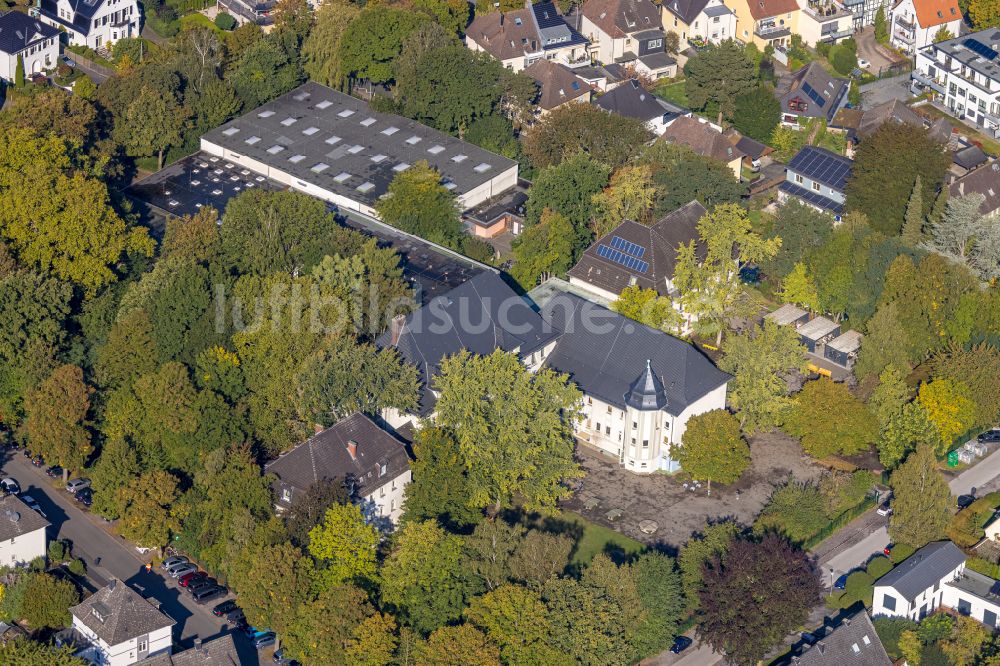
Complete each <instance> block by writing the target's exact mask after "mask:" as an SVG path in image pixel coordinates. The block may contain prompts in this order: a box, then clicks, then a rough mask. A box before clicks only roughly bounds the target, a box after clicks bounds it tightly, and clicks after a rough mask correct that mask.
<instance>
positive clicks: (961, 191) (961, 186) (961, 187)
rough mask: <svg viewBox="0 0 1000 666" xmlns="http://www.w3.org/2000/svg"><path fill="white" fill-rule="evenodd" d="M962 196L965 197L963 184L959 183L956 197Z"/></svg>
mask: <svg viewBox="0 0 1000 666" xmlns="http://www.w3.org/2000/svg"><path fill="white" fill-rule="evenodd" d="M964 195H965V183H959V184H958V196H964Z"/></svg>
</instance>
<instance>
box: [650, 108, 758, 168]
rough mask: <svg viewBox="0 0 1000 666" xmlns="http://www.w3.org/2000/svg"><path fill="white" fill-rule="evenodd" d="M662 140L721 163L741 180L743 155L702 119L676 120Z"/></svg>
mask: <svg viewBox="0 0 1000 666" xmlns="http://www.w3.org/2000/svg"><path fill="white" fill-rule="evenodd" d="M663 140H664V141H669V142H670V143H675V144H677V145H681V146H687V147H688V148H690V149H691V150H693V151H694V152H695V153H697V154H698V155H701V156H702V157H708V158H710V159H713V160H717V161H719V162H722V163H723V164H725V165H726V166H728V167H729V169H730V170H731V171H732V172H733V175H734V176H735V177H736V179H737V180H740V179H742V168H743V167H742V165H743V158H744V156H745V155H744V153H743V152H742V151H741V150H740V149H739V148H738V147H737V146H736V145H734V144H733V142H732V141H730V140H729V138H728V137H726V136H725V135H724V134H723V133H722V132H720V131H719V130H718V129H716V128H715V126H713V125H712V124H711V123H709V122H708V121H707V120H705V119H704V118H696V117H692V116H683V117H680V118H677V119H676V120H674V122H672V123H670V125H669V126H668V127H667V128H666V130H665V131H664V132H663Z"/></svg>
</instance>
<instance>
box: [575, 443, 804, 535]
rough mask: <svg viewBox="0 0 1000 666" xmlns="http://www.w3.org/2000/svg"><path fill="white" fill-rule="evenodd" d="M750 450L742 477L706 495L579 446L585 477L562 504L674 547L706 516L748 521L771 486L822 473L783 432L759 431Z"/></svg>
mask: <svg viewBox="0 0 1000 666" xmlns="http://www.w3.org/2000/svg"><path fill="white" fill-rule="evenodd" d="M750 448H751V455H752V459H753V463H752V465H751V468H750V469H749V470H747V472H746V473H745V474H744V475H743V478H741V479H740V480H739V481H738V482H737V483H735V484H733V485H731V486H719V485H714V486H713V487H712V494H711V495H709V494H708V491H707V487H706V486H705V485H704V484H702V486H701V487H700V488H697V489H695V490H690V489H685V488H684V485H683V483H684V481H685V479H684V478H683V475H678V476H668V475H666V474H651V475H649V476H640V475H637V474H633V473H631V472H626V471H625V470H624V469H621V468H620V467H619V466H618V464H617V463H616V462H615V461H614V460H611V459H609V458H607V457H605V456H602V455H601V454H599V453H597V452H595V451H593V450H592V449H584V448H583V447H578V448H577V451H578V455H579V457H580V460H581V464H582V466H583V468H584V470H585V471H586V473H587V476H586V477H585V478H584V479H583V480H582V484H581V487H580V488H579V490H577V492H576V493H575V494H574V496H573V498H572V499H570V500H569V501H567V502H566V503H565V507H566V508H568V509H570V510H572V511H575V512H576V513H579V514H581V515H583V516H585V517H586V518H587V519H588V520H592V521H594V522H596V523H599V524H601V525H605V526H608V527H611V528H612V529H615V530H617V531H618V532H621V533H622V534H625V535H627V536H630V537H632V538H633V539H637V540H639V541H642V542H643V543H648V544H660V545H664V546H667V547H668V548H679V547H680V546H682V545H683V544H684V543H685V542H686V541H687V540H688V537H689V536H690V535H691V534H692V533H693V532H696V531H698V530H700V529H701V528H702V527H703V526H704V525H705V523H706V522H708V521H709V520H717V519H721V518H726V517H732V518H735V519H736V520H738V521H740V522H743V523H746V524H749V523H750V522H752V521H753V519H754V518H755V517H756V516H757V514H758V513H759V512H760V510H761V508H762V507H763V506H764V503H765V502H766V501H767V498H768V497H770V495H771V491H772V489H773V488H774V487H775V485H777V484H780V483H782V482H783V481H784V480H785V479H787V478H788V477H789V476H791V477H794V478H795V479H796V480H798V481H811V480H815V479H818V478H819V477H820V475H821V474H822V473H823V469H822V468H821V467H819V466H818V465H816V464H815V463H813V462H812V461H811V459H810V458H809V457H808V456H806V455H805V453H804V452H803V451H802V447H801V446H800V445H799V444H798V443H797V442H796V441H795V440H793V439H792V438H790V437H788V436H787V435H785V434H783V433H780V432H778V433H768V434H764V435H758V436H756V437H754V438H753V439H752V440H751V442H750ZM689 486H690V484H689ZM615 509H618V510H619V511H620V513H621V516H620V517H618V518H615V519H614V520H609V519H608V513H609V512H613V513H612V515H614V514H615V513H618V512H614V510H615ZM646 521H652V522H653V523H655V524H656V531H655V532H652V533H646V532H644V531H643V530H642V529H640V524H642V525H643V526H644V527H646V528H647V530H648V529H649V527H650V525H649V523H648V522H646Z"/></svg>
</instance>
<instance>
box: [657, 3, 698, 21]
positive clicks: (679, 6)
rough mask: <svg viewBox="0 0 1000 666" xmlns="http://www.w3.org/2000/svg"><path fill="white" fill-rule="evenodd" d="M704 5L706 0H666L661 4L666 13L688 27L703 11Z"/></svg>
mask: <svg viewBox="0 0 1000 666" xmlns="http://www.w3.org/2000/svg"><path fill="white" fill-rule="evenodd" d="M706 5H708V0H667V2H664V3H663V6H664V7H666V9H667V11H669V12H670V13H671V14H673V15H674V16H676V17H677V18H679V19H680V20H682V21H684V22H685V23H687V24H688V25H691V23H692V22H693V21H694V20H695V19H696V18H698V14H701V12H702V11H704V9H705V6H706Z"/></svg>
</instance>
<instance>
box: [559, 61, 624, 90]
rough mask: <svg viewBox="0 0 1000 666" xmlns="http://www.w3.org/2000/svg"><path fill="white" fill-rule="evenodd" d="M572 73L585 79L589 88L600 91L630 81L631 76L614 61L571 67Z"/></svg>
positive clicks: (611, 88) (612, 88)
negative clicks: (608, 63) (606, 63)
mask: <svg viewBox="0 0 1000 666" xmlns="http://www.w3.org/2000/svg"><path fill="white" fill-rule="evenodd" d="M573 73H574V74H576V75H577V76H578V77H580V78H581V79H583V80H584V81H586V82H587V83H588V84H589V85H590V87H591V88H593V89H594V90H599V91H600V92H607V91H609V90H614V89H615V88H617V87H618V86H620V85H621V84H623V83H625V82H626V81H631V80H632V78H633V77H632V76H631V75H629V73H628V72H626V71H625V68H624V67H622V66H621V65H616V64H614V63H612V64H610V65H588V66H587V67H576V68H574V69H573Z"/></svg>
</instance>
